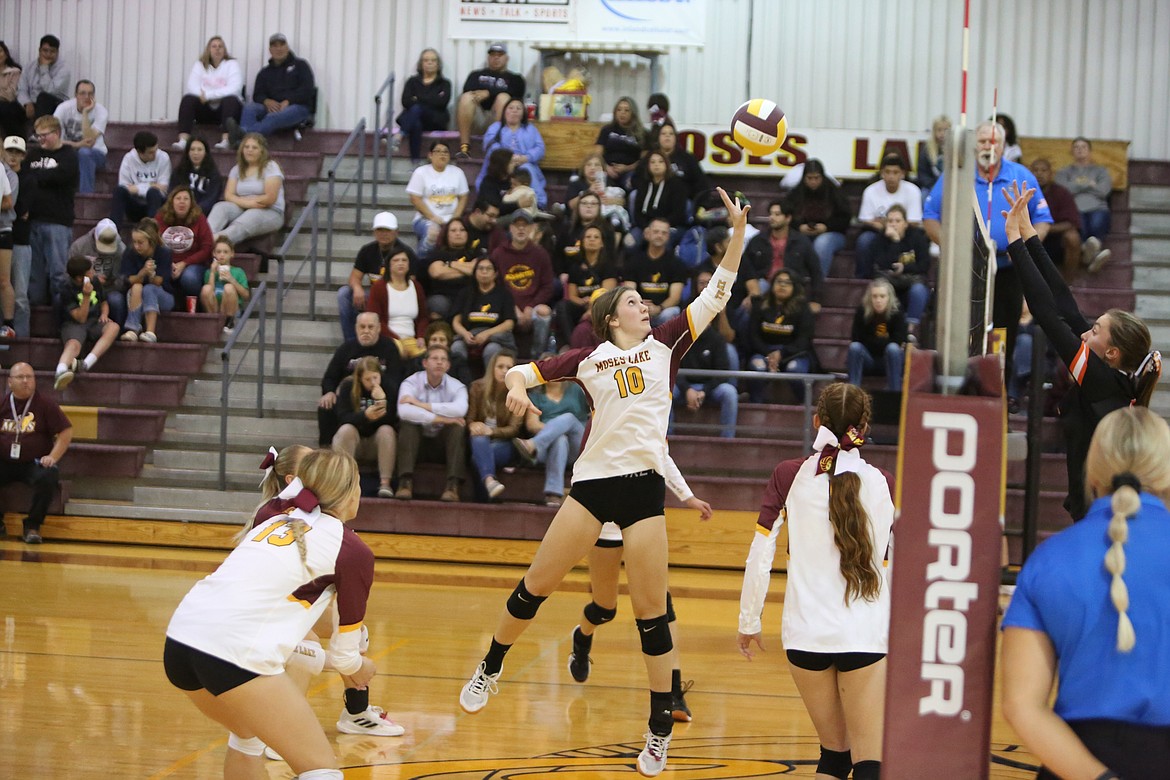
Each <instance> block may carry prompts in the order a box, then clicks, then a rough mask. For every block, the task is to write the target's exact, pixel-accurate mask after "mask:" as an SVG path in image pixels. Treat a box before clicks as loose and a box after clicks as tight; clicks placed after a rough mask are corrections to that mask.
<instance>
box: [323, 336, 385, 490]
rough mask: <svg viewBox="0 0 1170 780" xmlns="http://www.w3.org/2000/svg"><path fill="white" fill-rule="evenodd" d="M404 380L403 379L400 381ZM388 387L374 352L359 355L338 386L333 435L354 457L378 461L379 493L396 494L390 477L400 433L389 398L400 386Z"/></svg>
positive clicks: (336, 443) (337, 444) (337, 445)
mask: <svg viewBox="0 0 1170 780" xmlns="http://www.w3.org/2000/svg"><path fill="white" fill-rule="evenodd" d="M399 384H401V382H399ZM392 391H393V392H392V393H391V390H390V389H387V388H386V382H385V381H384V380H383V378H382V367H381V366H380V365H379V363H378V358H376V357H374V356H370V357H364V358H359V359H358V361H357V365H356V366H354V369H353V374H351V375H350V376H349V377H346V379H344V380H343V381H342V383H341V386H340V387H338V388H337V407H336V409H337V422H338V423H339V424H340V427H339V428H338V429H337V433H335V434H334V435H333V449H334V450H336V451H338V452H344V453H346V454H347V455H349V456H350V457H352V458H354V459H355V460H359V461H361V460H372V459H376V460H377V461H378V496H379V497H380V498H393V497H394V491H393V490H391V489H390V478H391V477H393V476H394V460H395V456H396V454H397V448H398V435H397V433H395V431H394V421H395V420H396V419H397V417H398V414H397V404H394V403H393V402H390V401H387V398H397V397H398V387H397V385H395V387H393V388H392Z"/></svg>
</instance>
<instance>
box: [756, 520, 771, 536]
mask: <svg viewBox="0 0 1170 780" xmlns="http://www.w3.org/2000/svg"><path fill="white" fill-rule="evenodd" d="M756 533H758V534H763V535H764V536H770V535H771V534H772V529H771V528H765V527H764V526H762V525H760V524H759V523H756Z"/></svg>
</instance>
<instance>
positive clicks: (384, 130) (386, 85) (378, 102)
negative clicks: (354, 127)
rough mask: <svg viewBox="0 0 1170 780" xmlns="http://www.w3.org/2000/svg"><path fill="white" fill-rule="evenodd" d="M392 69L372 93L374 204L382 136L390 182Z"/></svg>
mask: <svg viewBox="0 0 1170 780" xmlns="http://www.w3.org/2000/svg"><path fill="white" fill-rule="evenodd" d="M394 81H395V77H394V71H390V75H389V76H387V77H386V80H385V81H383V82H382V86H380V87H378V91H377V92H375V93H374V152H373V156H374V163H373V169H374V170H373V174H374V195H373V202H374V205H375V206H376V205H377V204H378V150H379V149H381V148H382V137H383V135H384V136H385V137H386V139H387V141H386V183H387V184H389V183H390V165H391V160H392V159H393V155H392V154H391V152H390V141H389V138H390V135H391V130H390V117H391V115H392V114H393V113H394ZM383 93H387V94H388V95H389V100H387V101H386V121H385V122H383V121H382V94H383Z"/></svg>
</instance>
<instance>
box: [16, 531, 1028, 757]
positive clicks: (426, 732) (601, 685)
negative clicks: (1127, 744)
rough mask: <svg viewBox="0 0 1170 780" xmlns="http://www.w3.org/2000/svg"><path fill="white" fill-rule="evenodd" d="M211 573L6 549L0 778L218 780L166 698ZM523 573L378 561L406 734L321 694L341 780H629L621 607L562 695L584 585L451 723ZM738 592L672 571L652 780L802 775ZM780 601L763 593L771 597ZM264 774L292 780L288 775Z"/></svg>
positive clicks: (397, 706) (636, 661)
mask: <svg viewBox="0 0 1170 780" xmlns="http://www.w3.org/2000/svg"><path fill="white" fill-rule="evenodd" d="M500 544H505V543H500ZM223 555H224V553H223V552H220V551H205V550H182V549H174V548H151V547H140V546H130V545H95V544H78V543H68V542H56V543H47V544H45V545H42V546H41V547H38V548H33V547H28V546H26V545H23V544H22V543H20V542H19V541H17V540H15V539H12V538H10V539H6V540H4V541H0V593H2V594H3V601H2V604H3V607H2V609H0V612H2V613H3V618H4V633H3V640H2V642H0V778H3V779H4V780H8V779H9V778H12V779H16V778H20V780H25V779H26V778H73V777H126V778H151V780H155V779H161V778H216V777H219V776H221V775H220V772H221V764H222V760H223V754H224V750H225V746H226V734H225V732H224V730H223V729H222V728H220V727H219V726H217V725H215V724H213V723H212V722H210V721H208V720H207V719H205V718H204V717H203V716H202V715H200V714H199V713H198V712H197V711H196V710H195V708H194V707H193V706H192V705H191V704H190V703H189V702H188V701H187V699H186V698H185V697H184V696H183V695H182V694H181V693H179V692H178V691H177V690H175V689H174V688H172V687H171V686H170V685H169V684H168V683H167V681H166V678H165V676H164V675H163V671H162V663H161V653H162V643H163V633H164V630H165V628H166V624H167V621H168V620H169V618H170V615H171V612H172V611H173V609H174V607H175V605H176V604H177V603H178V602H179V600H180V599H181V598H182V596H183V595H184V594H185V593H186V592H187V590H188V589H189V588H190V587H191V585H192V583H193V582H194V581H195V580H196V579H198V578H199V577H201V576H203V575H204V574H205V573H206V572H208V571H210V570H211V569H213V568H214V566H215V565H216V564H217V563H218V562H219V561H220V560H222V558H223ZM521 573H522V569H518V568H515V567H495V569H492V568H491V567H484V566H476V567H474V568H471V567H468V566H466V565H460V564H452V563H426V564H417V563H415V564H407V563H399V562H387V561H379V563H378V576H377V580H378V581H377V582H376V583H375V585H374V591H373V594H372V596H371V600H370V613H369V615H368V624H369V628H370V633H371V647H370V656H371V657H372V658H373V659H374V660H375V661H376V662H377V664H378V677H377V678H376V680H375V683H374V685H373V686H372V688H371V702H372V703H374V704H377V705H380V706H382V707H384V708H385V709H386V710H387V711H388V712H389V713H390V714H391V716H392V717H393V718H394V719H395V720H396V721H398V722H400V723H402V724H403V725H405V726H406V729H407V731H406V734H405V735H404V736H402V737H397V738H367V737H361V736H348V735H342V734H338V733H337V732H336V730H335V728H334V726H333V723H334V722H335V720H336V718H337V715H338V713H339V712H340V710H341V684H340V682H339V680H338V678H337V677H336V675H332V674H329V673H326V674H324V675H321V676H320V677H317V678H315V680H314V682H313V686H312V688H311V689H310V692H309V696H310V699H311V701H312V703H313V706H314V708H315V709H316V711H317V712H318V714H319V716H320V719H321V723H322V726H323V727H324V728H325V731H326V733H327V734H329V735H330V737H331V739H333V741H334V742H335V744H336V747H337V752H338V756H339V758H340V760H341V766H342V767H343V768H344V769H345V777H346V778H347V779H348V780H367V779H369V780H415V779H421V778H429V779H431V780H487V778H504V777H511V778H516V777H523V778H525V780H533V779H534V778H541V777H549V778H551V777H556V778H558V780H577V779H578V778H580V779H582V780H584V779H585V778H597V779H599V780H606V779H608V778H614V779H616V778H633V777H636V776H637V775H636V773H635V771H634V769H633V763H634V757H635V756H636V755H637V752H638V751H639V750H640V749H641V747H642V734H643V732H644V730H645V725H646V705H647V694H646V687H645V686H646V679H645V670H644V667H643V665H642V663H641V660H640V658H639V656H638V643H637V638H636V636H635V634H634V631H633V626H632V619H631V615H630V607H629V601H628V600H627V599H626V598H625V597H624V596H623V597H622V601H621V603H620V605H619V613H618V618H617V620H616V621H615V622H614V623H613V624H611V625H609V626H606V627H605V628H603V629H601V630H600V631H599V632H598V634H597V639H596V641H595V643H594V648H593V658H594V665H593V671H592V675H591V676H590V678H589V681H588V682H587V683H585V684H584V685H579V684H577V683H575V682H573V680H572V678H571V677H570V676H569V674H568V671H567V669H566V662H567V658H568V653H569V647H570V638H569V635H570V631H571V629H572V628H573V626H574V625H575V624H576V623H577V622H578V618H579V615H580V611H581V608H582V607H583V606H584V604H585V603H586V599H587V596H586V595H585V582H586V579H585V576H584V574H583V572H580V571H575V572H574V573H573V574H571V575H570V577H569V579H568V580H566V586H565V588H564V589H563V590H562V591H560V592H558V593H557V594H555V595H553V596H552V597H551V598H550V599H549V600H548V602H547V603H546V604H545V606H544V608H543V609H542V611H541V613H540V615H539V616H538V617H537V619H536V621H535V623H534V624H533V626H532V628H531V629H530V630H529V631H528V633H527V634H526V635H525V636H524V637H523V638H522V639H521V641H520V642H518V643H517V645H516V647H515V648H514V649H513V651H512V652H511V654H510V655H509V656H508V659H507V661H506V662H505V665H504V674H503V677H502V678H501V681H500V693H499V695H498V696H496V697H493V699H492V701H491V703H490V704H489V705H488V708H487V709H486V710H484V711H483V712H481V713H480V714H478V715H474V716H473V715H467V714H464V713H463V712H462V711H461V710H460V709H459V706H458V702H457V697H458V693H459V689H460V687H461V686H462V685H463V683H464V682H465V681H466V679H467V677H468V676H469V675H470V673H471V671H472V669H473V667H474V666H475V664H476V663H477V662H478V660H479V658H480V657H481V655H482V653H483V651H484V649H485V648H486V647H487V644H488V641H489V637H490V633H491V630H492V627H493V626H494V624H495V620H496V617H497V615H498V613H499V610H500V609H501V608H502V606H503V603H504V599H505V598H506V595H507V593H508V591H509V590H510V588H511V587H512V583H514V582H515V581H516V580H517V579H518V578H519V576H520V574H521ZM740 576H741V575H739V574H738V573H735V572H731V571H722V572H720V571H696V570H691V569H680V570H678V571H675V572H672V577H671V581H672V590H673V591H674V593H675V603H676V608H677V612H678V615H679V621H680V628H681V631H682V635H683V639H682V642H681V643H680V644H681V649H682V653H683V677H684V679H693V680H694V688H693V689H692V690H691V692H690V693H689V694H688V696H687V700H688V703H689V704H690V706H691V708H692V710H693V711H694V714H695V720H694V722H693V723H691V724H685V725H684V724H680V725H678V726H677V727H676V729H675V732H674V734H675V737H674V742H673V744H672V746H671V750H670V759H669V764H668V772H667V773H666V774H664V775H663V777H665V778H669V777H677V778H685V779H686V780H716V779H719V778H765V777H781V776H784V777H794V778H796V777H805V778H811V777H813V774H814V767H815V764H816V756H817V740H816V735H815V732H814V731H813V728H812V724H811V723H810V722H809V720H808V717H807V715H806V714H805V712H804V709H803V707H802V705H801V702H800V698H799V697H798V696H797V693H796V690H795V688H794V686H793V684H792V680H791V678H790V677H789V675H788V672H787V666H786V663H785V660H784V656H783V651H782V649H781V647H780V641H779V626H780V609H779V607H778V606H776V605H769V607H768V609H767V610H766V612H765V631H766V640H765V641H766V644H767V648H768V652H767V653H765V654H764V655H763V657H758V658H757V660H755V661H754V662H750V663H749V662H748V661H746V660H744V659H742V658H741V657H740V656H739V655H738V653H736V651H735V649H734V638H735V630H736V619H737V613H738V600H737V599H738V592H739V581H740ZM467 583H472V584H470V585H468V584H467ZM476 583H482V584H476ZM503 583H507V584H503ZM782 589H783V578H782V577H776V578H774V579H773V583H772V590H773V591H774V594H773V595H774V596H775V595H778V594H779V592H780V591H782ZM992 740H993V744H992V752H991V754H990V755H989V758H988V760H989V763H990V776H991V777H992V778H1003V779H1004V780H1006V779H1007V778H1029V777H1033V776H1034V774H1035V768H1034V764H1035V762H1034V761H1033V759H1032V757H1031V756H1029V755H1027V753H1026V751H1024V750H1023V749H1021V748H1017V747H1016V737H1015V735H1014V734H1013V733H1012V731H1011V729H1010V728H1009V727H1008V726H1007V725H1006V723H1004V721H1003V719H1002V717H1000V715H999V713H998V708H997V711H996V715H995V717H994V721H993V728H992ZM267 771H268V774H269V777H271V778H289V777H291V776H292V775H291V772H290V771H289V769H288V767H287V765H285V764H284V763H282V762H269V763H268V766H267ZM554 773H555V774H554ZM955 780H964V779H962V778H956V779H955Z"/></svg>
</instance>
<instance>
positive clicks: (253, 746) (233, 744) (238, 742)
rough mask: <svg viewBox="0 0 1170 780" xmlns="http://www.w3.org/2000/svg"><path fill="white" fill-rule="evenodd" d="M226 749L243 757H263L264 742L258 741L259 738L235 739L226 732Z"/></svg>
mask: <svg viewBox="0 0 1170 780" xmlns="http://www.w3.org/2000/svg"><path fill="white" fill-rule="evenodd" d="M228 747H229V748H231V749H232V750H234V751H236V752H237V753H243V754H244V755H245V756H262V755H264V740H262V739H260V737H252V738H251V739H244V738H243V737H237V736H236V735H235V734H233V733H231V732H228Z"/></svg>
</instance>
